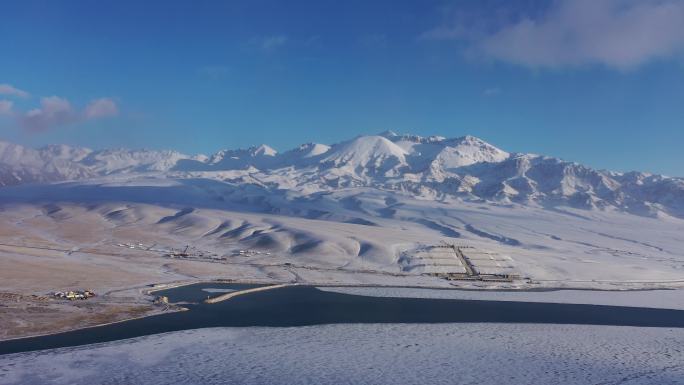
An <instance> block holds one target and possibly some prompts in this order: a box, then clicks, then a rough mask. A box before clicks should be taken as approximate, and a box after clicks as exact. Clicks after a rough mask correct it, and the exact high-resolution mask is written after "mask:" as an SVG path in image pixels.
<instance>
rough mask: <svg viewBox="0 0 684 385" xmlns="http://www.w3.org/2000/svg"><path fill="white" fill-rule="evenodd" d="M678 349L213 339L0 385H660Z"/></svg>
mask: <svg viewBox="0 0 684 385" xmlns="http://www.w3.org/2000/svg"><path fill="white" fill-rule="evenodd" d="M190 341H192V342H190ZM682 345H684V330H682V329H663V328H632V327H611V326H572V325H535V324H526V325H523V324H517V325H511V324H413V325H407V324H390V325H378V324H365V325H358V324H348V325H323V326H310V327H298V328H215V329H199V330H190V331H183V332H174V333H168V334H162V335H155V336H148V337H142V338H136V339H133V340H126V341H117V342H112V343H105V344H97V345H90V346H85V347H78V348H65V349H58V350H50V351H41V352H32V353H23V354H15V355H9V356H0V383H2V384H4V385H33V384H51V385H92V384H101V385H120V384H121V385H123V384H149V385H155V384H168V383H174V384H187V385H195V384H206V385H210V384H254V385H266V384H321V385H322V384H331V385H333V384H334V385H338V384H407V385H408V384H502V383H510V384H625V385H627V384H660V385H669V384H682V381H683V380H684V359H683V356H684V352H683V351H682ZM350 352H353V354H350ZM36 368H40V369H39V370H36Z"/></svg>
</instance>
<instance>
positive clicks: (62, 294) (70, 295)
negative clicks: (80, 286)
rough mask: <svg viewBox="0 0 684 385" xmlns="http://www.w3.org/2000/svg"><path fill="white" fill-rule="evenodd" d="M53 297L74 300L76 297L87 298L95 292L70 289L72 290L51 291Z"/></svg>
mask: <svg viewBox="0 0 684 385" xmlns="http://www.w3.org/2000/svg"><path fill="white" fill-rule="evenodd" d="M52 295H53V296H54V297H55V298H62V299H68V300H70V301H74V300H77V299H88V298H90V297H94V296H95V292H94V291H92V290H83V291H79V290H75V291H74V290H72V291H56V292H54V293H52Z"/></svg>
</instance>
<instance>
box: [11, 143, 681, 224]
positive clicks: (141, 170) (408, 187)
mask: <svg viewBox="0 0 684 385" xmlns="http://www.w3.org/2000/svg"><path fill="white" fill-rule="evenodd" d="M139 174H150V175H154V176H155V177H158V178H208V179H214V180H221V181H225V182H232V183H258V184H260V185H264V186H269V188H275V189H281V190H298V191H306V192H315V191H326V190H332V189H339V188H355V187H371V188H378V189H384V190H392V191H401V192H404V193H406V194H410V195H414V196H417V197H421V198H428V199H439V198H441V197H445V196H451V197H457V198H460V199H469V200H482V201H492V202H498V203H503V204H522V205H537V206H542V207H549V208H553V207H556V206H564V205H565V206H571V207H575V208H582V209H589V210H591V209H598V210H612V209H614V210H620V211H626V212H629V213H632V214H636V215H644V216H676V217H684V179H683V178H676V177H668V176H663V175H657V174H650V173H643V172H637V171H631V172H626V173H621V172H613V171H606V170H596V169H593V168H591V167H588V166H584V165H582V164H579V163H576V162H568V161H564V160H562V159H559V158H554V157H549V156H543V155H536V154H525V153H509V152H506V151H504V150H502V149H500V148H498V147H496V146H494V145H491V144H490V143H487V142H486V141H484V140H482V139H480V138H477V137H474V136H469V135H466V136H461V137H457V138H445V137H442V136H429V137H421V136H417V135H399V134H396V133H394V132H391V131H386V132H383V133H380V134H379V135H367V136H357V137H356V138H353V139H351V140H348V141H343V142H340V143H336V144H333V145H325V144H318V143H307V144H303V145H301V146H299V147H297V148H294V149H292V150H289V151H285V152H282V153H279V152H277V151H275V150H274V149H273V148H271V147H269V146H267V145H263V144H262V145H260V146H254V147H250V148H248V149H236V150H228V149H227V150H221V151H218V152H216V153H215V154H213V155H211V156H204V155H194V156H189V155H186V154H183V153H180V152H177V151H171V150H165V151H158V150H126V149H110V150H90V149H87V148H81V147H72V146H65V145H49V146H44V147H41V148H39V149H31V148H27V147H23V146H20V145H16V144H12V143H8V142H0V186H11V185H19V184H25V183H50V182H60V181H70V180H87V179H92V178H97V177H108V176H127V175H139ZM256 181H258V182H256Z"/></svg>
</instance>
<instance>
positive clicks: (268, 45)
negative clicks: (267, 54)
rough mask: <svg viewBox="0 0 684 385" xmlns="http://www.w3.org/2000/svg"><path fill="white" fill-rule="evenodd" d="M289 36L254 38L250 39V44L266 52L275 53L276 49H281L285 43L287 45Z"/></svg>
mask: <svg viewBox="0 0 684 385" xmlns="http://www.w3.org/2000/svg"><path fill="white" fill-rule="evenodd" d="M287 40H288V38H287V36H285V35H273V36H262V37H253V38H252V39H250V41H249V42H250V44H252V45H256V46H258V47H259V48H261V49H262V50H264V51H273V50H275V49H276V48H279V47H281V46H283V45H285V43H287Z"/></svg>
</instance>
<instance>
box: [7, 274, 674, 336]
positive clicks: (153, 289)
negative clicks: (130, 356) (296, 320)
mask: <svg viewBox="0 0 684 385" xmlns="http://www.w3.org/2000/svg"><path fill="white" fill-rule="evenodd" d="M229 283H234V284H257V285H264V286H266V287H270V286H274V285H275V286H278V287H277V288H280V287H287V286H289V285H297V286H305V287H306V286H308V287H313V288H318V287H320V288H331V289H332V288H342V289H345V288H351V289H354V288H359V289H410V290H436V291H444V292H466V293H485V294H486V293H520V294H525V293H554V292H564V291H586V292H607V293H629V292H651V291H677V290H682V288H673V287H669V288H623V289H598V288H568V287H548V288H547V287H540V288H534V287H531V288H520V289H510V288H473V287H467V288H459V287H444V286H422V285H384V284H343V283H318V284H317V283H299V282H296V283H295V282H285V281H257V280H239V279H238V280H233V279H213V280H212V279H209V280H206V279H198V280H188V281H177V282H170V283H168V284H154V286H152V287H150V289H141V290H140V293H141V294H142V295H143V296H150V295H152V293H155V292H158V291H161V290H168V289H174V288H179V287H183V286H190V285H196V284H229ZM160 285H163V286H160ZM131 289H135V288H129V289H123V290H131ZM246 294H249V293H246ZM354 295H362V294H354ZM213 298H216V297H213ZM409 298H411V297H409ZM530 302H536V301H530ZM561 303H562V302H561ZM170 305H174V303H171V304H170ZM176 306H177V307H176V308H169V310H166V311H159V310H156V311H151V312H150V313H149V314H145V315H141V316H136V317H130V318H124V319H121V320H117V321H111V322H105V323H101V324H95V325H89V326H82V327H75V328H71V329H67V330H61V331H55V332H48V333H41V334H34V335H28V336H20V337H11V338H5V339H0V342H5V341H14V340H20V339H26V338H35V337H44V336H50V335H56V334H61V333H66V332H72V331H76V330H87V329H93V328H97V327H102V326H107V325H113V324H119V323H123V322H127V321H132V320H136V319H142V318H147V317H151V316H156V315H161V314H170V313H175V312H180V311H187V310H188V309H187V308H184V307H182V306H178V305H176ZM635 307H639V306H635ZM656 308H662V307H656Z"/></svg>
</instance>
